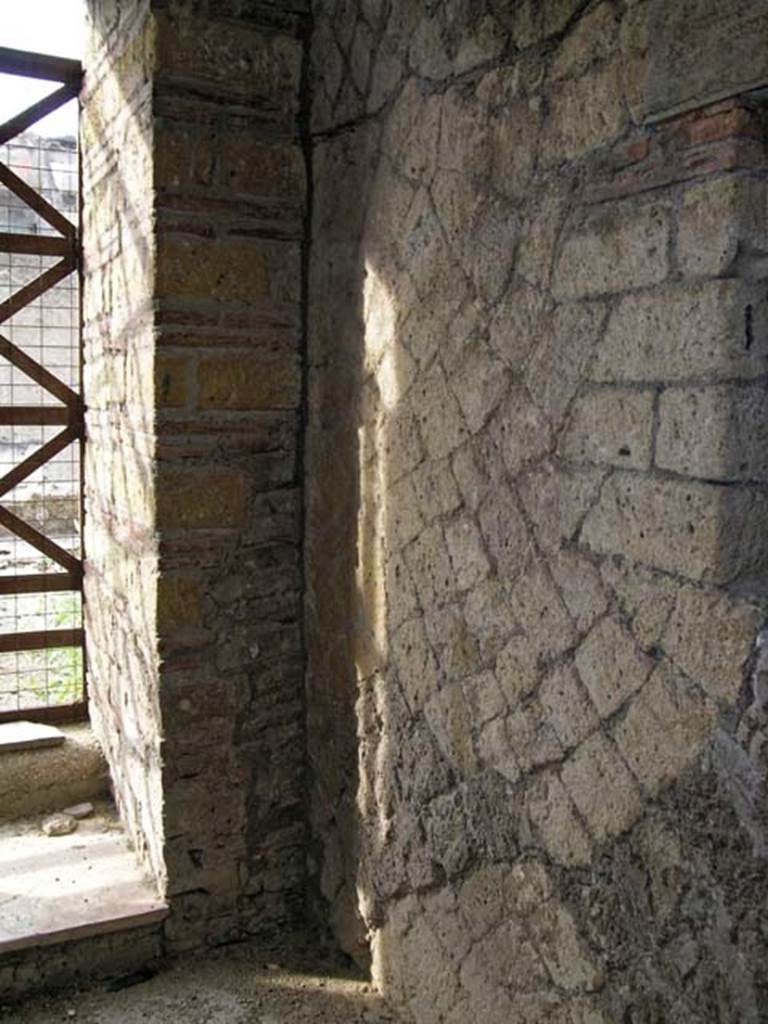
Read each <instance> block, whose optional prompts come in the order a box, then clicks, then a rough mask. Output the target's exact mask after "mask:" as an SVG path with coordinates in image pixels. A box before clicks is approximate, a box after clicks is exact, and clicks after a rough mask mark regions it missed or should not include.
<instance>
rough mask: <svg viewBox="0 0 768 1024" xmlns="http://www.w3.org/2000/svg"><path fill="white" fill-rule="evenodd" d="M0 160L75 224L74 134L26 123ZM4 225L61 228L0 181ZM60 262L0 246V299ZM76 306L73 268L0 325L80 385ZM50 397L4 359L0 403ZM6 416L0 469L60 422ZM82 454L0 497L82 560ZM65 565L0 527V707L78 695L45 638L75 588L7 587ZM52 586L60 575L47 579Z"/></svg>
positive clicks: (51, 463)
mask: <svg viewBox="0 0 768 1024" xmlns="http://www.w3.org/2000/svg"><path fill="white" fill-rule="evenodd" d="M0 161H2V162H3V163H5V164H6V165H7V166H8V167H9V168H10V170H11V171H12V172H13V173H14V174H16V175H18V177H19V178H21V179H22V180H23V181H25V182H26V183H27V184H28V185H30V186H31V187H32V188H34V189H35V191H36V192H38V193H39V194H40V195H42V196H43V198H44V199H46V200H47V201H48V202H49V203H50V204H51V205H52V206H53V207H55V208H56V209H57V210H59V211H60V212H61V213H63V214H64V215H65V216H66V217H67V218H68V219H69V220H71V221H72V222H73V223H77V202H78V159H77V149H76V142H75V139H74V138H65V139H49V138H42V137H39V136H37V135H35V134H34V133H32V132H26V133H25V134H23V135H20V136H18V137H17V138H15V139H14V140H12V141H11V142H9V143H6V144H4V145H0ZM0 232H10V233H13V234H22V235H37V236H46V235H54V236H55V235H56V234H57V232H56V231H55V230H54V229H53V228H52V227H51V226H50V225H48V224H47V223H46V222H45V221H44V220H43V219H42V218H41V217H40V216H39V215H38V214H36V213H35V212H34V211H33V210H32V209H30V207H29V206H28V205H27V204H26V203H24V202H23V201H22V199H20V198H19V197H17V196H16V195H15V193H14V192H12V191H11V190H10V189H8V188H6V187H5V186H3V185H0ZM57 261H58V258H57V257H55V256H42V255H29V254H26V253H19V252H0V301H3V300H5V299H7V298H9V297H10V296H11V295H12V294H13V293H15V292H17V291H18V289H19V288H20V287H22V286H23V285H25V284H28V283H30V282H31V281H33V280H34V279H35V278H37V277H38V276H39V275H40V274H41V273H42V272H43V271H45V270H46V269H48V268H49V267H51V266H53V265H54V264H55V263H56V262H57ZM79 305H80V296H79V281H78V275H77V273H71V274H69V275H68V276H67V277H65V278H64V279H63V280H62V281H60V282H59V283H58V284H56V285H55V286H54V287H52V288H50V289H49V290H48V291H46V292H44V293H43V294H42V295H41V296H40V297H38V298H37V299H35V300H34V301H33V302H31V303H29V304H28V305H26V306H25V307H24V308H23V309H20V310H19V311H18V312H16V313H15V314H14V315H13V316H12V317H11V318H10V319H9V320H6V321H5V322H4V323H3V324H0V333H1V334H3V335H4V336H5V337H6V338H7V339H8V340H9V341H10V342H12V344H14V345H15V346H17V347H18V348H19V349H21V350H22V351H23V352H24V353H25V354H26V355H28V356H31V357H32V358H33V359H34V360H35V361H36V362H38V363H40V364H41V365H42V366H44V367H45V369H46V370H48V371H50V372H51V373H52V374H54V375H55V376H56V377H57V378H58V379H59V380H60V381H62V382H63V383H64V384H66V385H67V386H68V387H69V388H71V389H72V390H73V391H76V392H79V390H80V329H79V324H80V312H79ZM55 406H57V407H59V408H61V409H62V410H63V409H64V406H63V404H62V402H60V401H59V400H58V399H57V398H55V397H54V396H53V395H52V394H50V393H49V392H48V391H47V390H46V389H44V388H43V387H41V386H40V385H39V384H37V383H35V382H34V381H33V380H32V379H31V378H30V377H29V376H28V375H26V374H25V373H23V372H21V370H19V369H17V368H16V367H15V366H13V365H11V363H10V362H8V361H7V360H6V359H3V358H0V409H8V408H18V407H23V408H25V409H29V408H31V407H46V408H51V407H55ZM11 419H13V417H11V416H6V417H4V418H3V422H2V423H0V477H2V476H3V475H4V474H6V473H8V472H9V471H10V470H11V469H13V468H14V467H15V466H18V465H19V464H20V463H22V462H24V460H27V459H29V458H30V457H32V456H34V453H35V452H37V451H38V450H39V449H40V448H41V446H43V445H44V444H45V443H46V442H48V441H50V440H51V439H52V438H53V437H55V435H57V434H58V433H60V432H61V430H62V429H63V428H62V426H60V425H59V426H55V425H54V426H48V425H40V424H35V425H30V424H25V423H22V422H6V421H7V420H11ZM80 457H81V452H80V442H79V440H75V441H73V442H72V443H69V444H68V445H67V446H66V447H64V448H63V450H62V451H60V452H58V453H57V454H54V455H53V457H51V458H49V459H48V460H46V461H45V462H44V463H43V464H42V465H40V466H38V467H37V468H36V469H35V470H34V471H33V472H31V473H30V474H29V475H27V476H25V478H24V479H23V480H21V481H20V482H19V483H17V484H16V486H14V487H13V488H12V489H11V490H9V491H8V492H7V493H5V494H3V495H2V496H0V503H2V505H3V506H4V507H5V508H6V509H8V510H9V511H11V512H12V513H14V514H15V515H16V516H18V517H20V518H21V519H22V520H24V522H26V523H28V524H29V525H30V526H32V527H33V528H34V529H35V530H36V531H38V532H39V533H40V534H43V535H44V536H45V537H47V538H50V539H51V540H52V541H54V542H55V544H57V545H58V546H59V547H60V548H63V549H64V550H65V551H67V552H70V553H71V554H72V555H74V556H75V557H76V558H78V559H79V558H81V557H82V550H81V537H80V527H81V513H80V509H81V481H80V475H81V465H80ZM61 572H62V568H61V566H60V565H58V564H57V563H56V562H55V561H54V560H53V559H52V558H50V557H48V556H47V555H45V554H42V553H41V552H40V550H39V549H38V548H37V547H36V546H35V545H34V544H32V543H29V541H28V540H26V539H22V538H21V537H19V536H17V535H16V534H15V533H14V532H12V531H11V530H9V529H7V528H6V527H3V526H0V589H2V591H3V592H1V593H0V714H3V713H6V712H15V711H25V710H28V709H29V710H33V709H38V708H42V707H55V706H57V705H69V704H73V703H79V702H80V701H82V699H83V657H82V647H81V645H80V644H77V645H73V646H69V645H67V646H61V647H47V646H46V645H47V644H48V643H50V642H51V639H52V638H51V636H50V634H51V633H52V632H54V631H61V630H77V629H79V628H80V627H81V625H82V606H81V595H80V593H79V592H75V591H62V590H58V589H55V590H53V591H51V592H46V591H45V589H43V588H44V587H45V585H46V584H45V583H44V582H43V583H42V584H41V585H40V591H36V592H30V593H13V592H11V590H12V588H13V584H12V582H11V578H16V577H20V576H22V577H23V576H29V575H46V576H50V577H54V576H56V575H59V574H61ZM51 586H52V587H58V586H60V583H59V582H58V581H54V580H53V579H52V580H51ZM6 591H7V592H6ZM41 591H42V592H41ZM60 635H61V634H60ZM30 647H32V649H30ZM35 648H37V649H35Z"/></svg>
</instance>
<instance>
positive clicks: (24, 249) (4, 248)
mask: <svg viewBox="0 0 768 1024" xmlns="http://www.w3.org/2000/svg"><path fill="white" fill-rule="evenodd" d="M0 252H20V253H27V254H29V255H32V256H75V255H77V251H76V244H75V239H74V238H56V237H55V236H52V235H20V234H15V233H13V232H11V231H0Z"/></svg>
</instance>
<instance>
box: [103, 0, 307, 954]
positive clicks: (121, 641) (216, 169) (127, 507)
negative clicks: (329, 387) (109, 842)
mask: <svg viewBox="0 0 768 1024" xmlns="http://www.w3.org/2000/svg"><path fill="white" fill-rule="evenodd" d="M304 10H305V5H304V4H303V3H302V2H301V0H297V2H296V3H292V4H284V3H266V2H265V3H247V4H241V3H237V2H233V3H221V4H216V5H215V8H212V10H211V12H210V13H209V12H208V5H207V4H197V3H161V2H152V3H151V4H150V3H140V2H138V0H133V2H126V0H123V2H119V3H110V4H102V3H98V4H93V5H92V27H93V39H92V42H93V43H94V48H93V49H92V53H91V56H90V58H89V60H88V62H87V65H86V67H87V81H86V95H85V98H84V115H83V118H84V150H85V152H86V163H87V169H86V174H85V178H84V194H85V197H86V206H85V220H86V224H85V249H86V254H87V264H86V281H85V283H86V371H87V375H86V400H87V402H88V405H89V412H88V432H89V446H88V451H89V455H88V461H87V495H88V508H87V512H88V535H87V554H88V559H89V562H88V564H89V569H88V576H89V579H88V583H87V595H86V596H87V604H88V627H87V628H88V637H89V647H88V652H89V665H90V683H91V690H92V695H93V706H94V720H95V725H96V727H97V729H98V731H99V735H100V736H101V737H102V740H103V742H104V744H105V748H106V751H107V756H108V758H109V761H110V765H111V768H112V774H113V779H114V783H115V789H116V793H117V796H118V802H119V803H120V806H121V810H122V812H123V815H124V817H125V819H126V822H127V824H128V827H129V830H130V832H131V835H132V837H133V839H134V841H135V843H136V845H137V847H138V848H139V850H140V851H141V852H143V853H145V854H146V857H147V861H148V863H149V865H150V867H151V868H152V870H153V872H154V875H155V877H156V878H157V880H158V883H159V885H160V886H161V888H162V891H163V892H164V893H165V894H166V896H167V897H168V899H169V902H170V906H171V914H170V917H169V919H168V922H167V924H166V934H165V938H166V943H167V946H168V948H170V949H176V950H178V949H183V948H192V947H195V946H199V945H200V944H201V943H204V942H220V941H226V940H231V939H234V938H239V937H242V936H245V935H249V934H254V933H258V934H261V935H264V934H267V933H269V932H274V931H276V930H278V929H283V928H286V927H290V926H291V925H292V924H294V923H295V922H296V921H297V920H298V919H300V918H301V917H302V915H303V909H304V905H303V892H304V885H303V880H304V855H303V850H304V842H303V836H304V813H303V748H304V742H303V692H302V691H303V675H302V637H301V626H300V589H301V566H300V558H299V552H300V541H301V537H300V507H301V498H300V496H301V488H300V480H299V474H298V462H297V450H298V436H299V405H300V399H301V377H300V366H301V338H302V330H303V328H302V306H301V295H302V284H301V282H302V243H303V237H304V195H305V173H304V158H303V151H302V147H301V144H300V141H299V129H298V125H299V118H300V114H301V102H300V87H301V81H302V68H303V60H304V57H303V54H304V32H305V26H304V21H303V16H302V12H303V11H304Z"/></svg>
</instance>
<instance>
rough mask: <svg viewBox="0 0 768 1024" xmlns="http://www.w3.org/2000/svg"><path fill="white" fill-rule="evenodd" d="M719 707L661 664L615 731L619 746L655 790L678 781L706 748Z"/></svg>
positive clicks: (629, 761)
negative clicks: (703, 747) (703, 748)
mask: <svg viewBox="0 0 768 1024" xmlns="http://www.w3.org/2000/svg"><path fill="white" fill-rule="evenodd" d="M714 723H715V708H714V705H713V704H712V703H711V702H709V701H707V700H706V698H705V697H704V696H702V694H701V692H700V691H699V690H698V689H696V688H695V687H694V686H693V685H691V683H690V682H689V681H688V680H687V679H686V678H685V677H684V676H681V675H679V674H677V673H675V672H673V671H671V670H670V668H669V666H667V665H660V666H659V668H657V669H656V670H655V672H654V673H653V675H652V676H651V678H650V679H649V680H648V683H647V685H646V686H645V687H643V689H642V691H641V692H640V693H639V694H638V696H637V697H636V698H635V700H633V701H632V703H631V704H630V706H629V709H628V711H627V714H626V715H625V716H624V718H623V719H622V721H621V722H619V723H618V725H617V726H616V729H615V730H614V738H615V740H616V744H617V746H618V748H619V750H620V751H621V753H622V756H623V757H624V760H625V761H626V762H627V764H628V765H629V767H630V768H631V769H632V771H633V773H634V774H635V776H636V777H637V778H638V779H639V780H640V782H641V783H642V784H643V785H644V786H646V787H647V788H648V789H649V790H650V791H651V792H655V791H656V790H658V789H659V787H660V786H662V785H664V784H665V783H670V782H674V781H675V779H677V778H678V776H679V775H680V774H681V773H682V772H683V771H684V770H685V769H686V768H687V766H688V765H689V764H690V762H691V761H693V760H694V759H695V758H696V756H697V755H698V753H699V752H700V750H701V748H702V746H703V744H704V741H705V740H706V738H707V736H708V735H709V734H710V732H711V731H712V728H713V726H714Z"/></svg>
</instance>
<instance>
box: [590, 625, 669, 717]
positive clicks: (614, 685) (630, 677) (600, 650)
mask: <svg viewBox="0 0 768 1024" xmlns="http://www.w3.org/2000/svg"><path fill="white" fill-rule="evenodd" d="M575 665H576V668H577V669H578V672H579V676H580V677H581V679H582V680H583V682H584V685H585V686H586V688H587V690H588V691H589V695H590V697H591V698H592V700H593V701H594V704H595V707H596V708H597V710H598V712H599V713H600V715H601V717H603V718H607V717H608V715H611V714H613V712H614V711H617V710H618V709H619V707H621V705H622V704H623V703H624V701H625V700H626V699H627V697H630V696H631V695H632V694H633V693H635V692H636V691H637V690H639V689H640V687H641V686H642V685H643V683H644V682H645V680H646V678H647V676H648V673H649V672H650V670H651V667H652V663H651V661H650V660H649V659H648V658H646V657H644V656H643V655H642V654H641V653H640V652H639V651H638V649H637V647H636V646H635V642H634V639H633V637H632V636H631V634H630V633H629V632H628V631H627V630H625V629H623V628H622V627H621V625H620V624H619V623H618V622H617V621H616V620H615V619H613V618H606V619H603V621H602V622H599V623H598V624H597V625H596V626H595V627H594V629H593V630H592V631H591V632H590V634H589V635H588V636H587V639H586V640H585V641H584V643H583V644H582V645H581V647H580V648H579V650H578V651H577V653H576V658H575Z"/></svg>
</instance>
